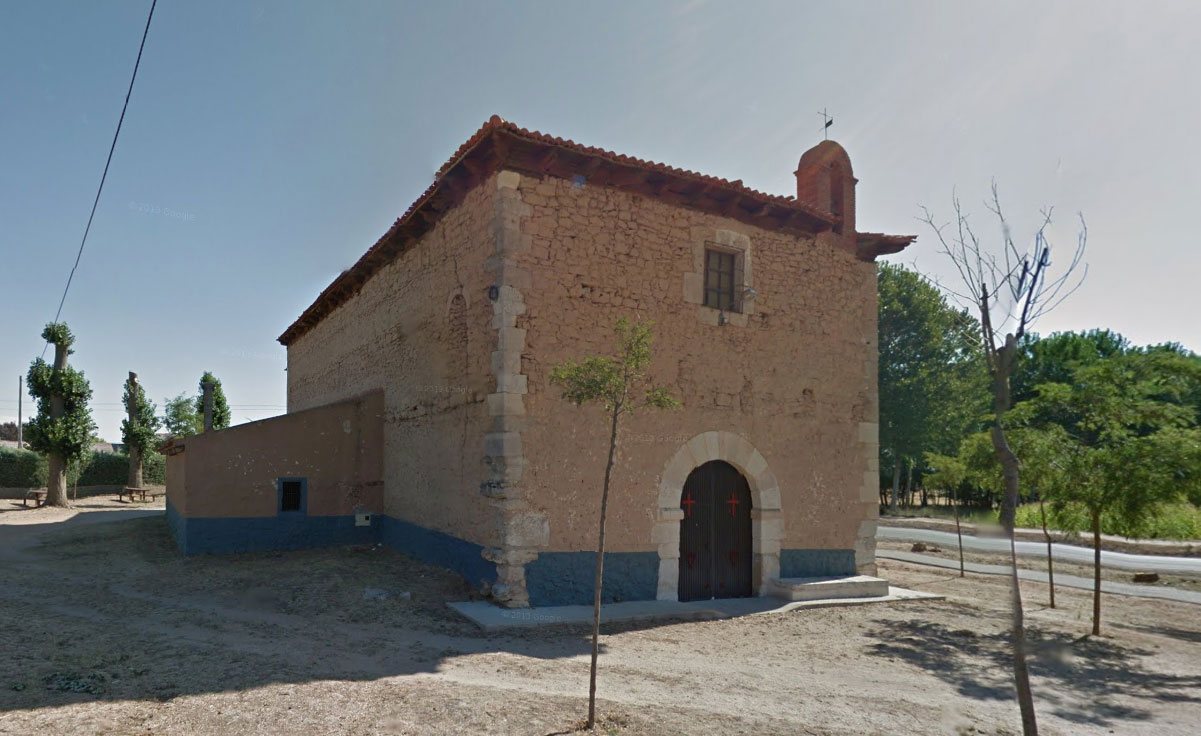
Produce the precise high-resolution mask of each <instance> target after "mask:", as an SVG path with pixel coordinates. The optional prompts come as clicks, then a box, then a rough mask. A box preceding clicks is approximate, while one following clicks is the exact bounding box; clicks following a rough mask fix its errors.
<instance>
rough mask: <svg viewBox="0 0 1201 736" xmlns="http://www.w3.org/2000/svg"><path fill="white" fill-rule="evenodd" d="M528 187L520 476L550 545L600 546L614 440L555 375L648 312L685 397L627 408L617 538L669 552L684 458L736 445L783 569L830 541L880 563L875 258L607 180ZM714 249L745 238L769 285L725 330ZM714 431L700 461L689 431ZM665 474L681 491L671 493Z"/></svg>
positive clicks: (657, 363) (664, 367)
mask: <svg viewBox="0 0 1201 736" xmlns="http://www.w3.org/2000/svg"><path fill="white" fill-rule="evenodd" d="M518 191H519V193H520V197H521V201H522V203H523V204H524V205H526V206H528V207H529V214H528V216H527V217H525V218H524V219H523V220H522V224H521V228H522V233H523V235H526V236H528V240H529V245H528V247H527V248H526V249H525V250H524V251H523V253H522V255H521V259H520V260H521V265H522V267H523V268H524V269H525V270H527V271H528V272H529V274H530V282H531V283H530V288H528V289H526V290H524V291H523V296H524V304H525V310H524V314H522V315H520V316H519V317H518V320H517V327H519V328H524V329H525V330H526V340H525V348H524V351H523V352H522V355H521V371H522V373H523V374H524V375H525V376H526V385H527V390H528V393H527V395H526V396H525V412H526V414H527V415H528V424H527V426H526V427H525V429H524V430H523V431H522V433H521V438H522V447H523V449H524V461H525V466H524V468H525V469H524V475H523V484H526V485H527V486H528V489H529V490H528V494H529V497H530V499H531V505H532V506H534V507H536V508H538V509H539V510H540V511H542V512H543V513H545V515H546V517H547V520H548V522H549V527H550V532H549V545H548V546H547V547H546V549H548V550H552V551H557V552H571V551H580V550H589V549H595V544H596V521H597V513H598V507H599V490H600V483H601V479H602V477H603V473H604V466H605V455H606V451H607V446H608V445H607V442H608V434H607V433H608V426H607V423H606V420H605V418H604V417H603V416H602V412H601V410H600V409H599V408H598V407H590V408H576V407H574V406H572V405H570V404H568V403H567V402H565V401H563V400H562V399H560V398H559V392H558V391H557V390H556V388H555V387H553V386H551V385H550V382H549V375H548V374H549V370H550V368H551V366H552V365H554V364H555V363H558V362H560V361H563V360H566V359H568V358H575V357H579V356H583V355H590V354H612V353H613V351H614V349H615V342H614V335H613V331H612V326H613V324H614V323H615V322H616V320H617V319H618V318H619V317H621V316H627V317H630V318H636V317H644V318H651V319H653V320H654V321H655V345H654V354H655V360H654V364H653V366H652V368H651V369H650V375H651V376H652V377H653V379H654V381H655V382H656V383H657V384H659V385H663V386H666V387H668V388H669V389H670V390H671V391H672V392H673V394H674V395H675V396H676V397H677V398H679V399H681V400H682V401H683V403H684V406H683V408H682V409H679V410H677V411H674V412H659V411H642V412H639V413H637V414H635V415H634V416H632V417H626V418H623V420H622V421H623V425H622V431H621V441H620V451H619V457H618V461H617V463H616V467H615V470H614V476H613V481H612V496H611V499H610V507H609V508H610V512H609V524H608V539H607V548H608V549H609V550H611V551H613V552H615V553H621V552H630V553H635V552H639V553H641V552H646V551H653V550H656V549H657V548H659V547H660V545H667V546H666V547H662V548H661V549H660V552H665V553H666V554H668V555H670V554H671V553H670V546H671V545H672V544H677V543H678V536H677V537H676V538H675V539H674V540H673V539H672V538H671V537H672V529H677V530H678V523H677V524H676V525H675V526H674V527H673V526H672V525H671V522H672V520H673V519H672V512H671V510H670V508H669V507H670V506H675V507H676V511H677V512H678V504H679V496H678V493H679V490H680V488H682V477H686V474H687V470H688V469H690V467H684V466H689V463H688V462H687V460H690V459H692V458H693V456H694V455H695V456H702V457H701V460H704V459H706V458H705V457H703V456H704V455H705V452H706V443H707V442H708V443H711V444H712V451H711V453H710V455H708V457H718V456H721V453H726V454H729V455H730V456H731V457H733V456H734V454H736V453H742V455H741V456H740V457H744V460H745V462H744V463H743V464H744V465H748V466H750V465H754V467H753V471H754V472H755V473H757V474H759V475H760V476H761V478H760V483H761V485H763V486H764V487H763V488H761V489H760V490H761V491H763V492H764V493H766V494H767V495H766V496H764V497H763V503H764V505H765V508H763V509H759V510H758V515H757V516H756V517H755V518H756V519H757V527H756V529H757V531H758V530H760V529H761V530H762V531H763V534H764V535H765V537H768V536H771V535H777V536H778V544H777V546H778V547H779V548H780V549H781V552H780V554H781V555H782V556H783V558H784V559H785V567H789V562H788V560H789V559H790V558H789V557H788V555H789V552H788V551H789V550H797V551H809V552H808V553H807V554H809V557H810V558H813V557H814V555H816V557H819V558H820V557H821V555H822V552H821V551H823V550H826V551H829V552H830V554H831V555H835V556H837V557H838V559H839V560H843V561H845V560H846V559H847V555H848V554H854V556H855V557H857V558H858V559H857V560H856V563H857V564H859V565H860V568H861V569H862V570H865V571H866V570H868V569H870V565H869V559H868V558H869V557H870V556H871V555H869V553H868V552H869V551H868V550H867V545H868V544H869V542H868V541H867V537H868V536H874V534H875V528H874V521H872V519H874V518H875V516H876V511H877V505H876V504H877V499H876V493H875V486H876V484H877V482H876V480H875V478H874V465H873V463H874V462H875V460H874V458H875V454H876V445H875V443H876V442H877V440H876V422H877V412H878V408H877V388H876V378H875V365H876V266H875V264H874V263H867V262H862V261H859V260H858V259H856V258H855V257H854V256H853V255H851V254H850V253H849V252H847V251H846V250H845V249H843V248H839V247H837V246H836V244H835V241H834V239H833V237H834V236H828V235H823V236H820V237H817V238H813V237H798V236H790V235H785V234H781V233H778V232H773V231H768V230H763V229H759V228H755V227H752V226H748V225H746V224H744V223H741V222H738V221H735V220H732V219H727V218H722V217H718V216H714V215H709V214H704V213H700V212H696V211H692V210H688V209H684V208H680V207H674V206H671V205H668V204H665V203H663V202H661V201H658V200H654V199H648V198H646V197H641V196H637V195H632V194H627V193H623V192H620V191H617V190H613V189H607V188H602V187H593V186H587V185H584V186H578V185H575V184H573V183H572V182H568V181H564V180H560V179H554V178H545V179H542V180H539V179H537V178H532V177H529V176H522V177H521V180H520V185H519V186H518ZM706 242H718V243H720V244H721V245H723V246H726V247H731V248H735V249H741V251H742V252H744V253H745V258H746V261H747V264H746V270H747V276H746V280H747V283H748V284H749V285H751V286H752V287H753V288H754V289H755V290H756V291H757V292H758V295H757V296H756V297H755V298H754V299H753V300H750V301H748V303H747V309H746V310H745V311H746V314H731V315H729V320H730V321H729V324H726V325H724V326H723V325H719V324H718V317H719V315H718V312H717V310H715V309H710V308H708V307H703V306H700V301H701V284H702V283H703V276H702V274H703V270H702V269H703V251H704V246H705V243H706ZM718 431H720V432H723V433H725V434H721V435H718V434H714V435H712V436H710V437H708V438H707V439H696V440H695V443H694V445H693V448H694V449H696V452H695V453H692V454H688V451H687V450H686V449H685V448H687V447H688V443H689V442H690V441H692V440H694V438H697V437H698V435H702V434H703V433H707V432H718ZM719 441H720V443H722V444H723V446H722V447H721V448H718V446H717V445H718V443H719ZM726 445H728V446H726ZM735 445H738V447H735ZM743 445H746V446H743ZM682 452H683V453H684V455H687V460H680V459H679V458H680V457H683V456H684V455H681V453H682ZM714 453H716V454H714ZM752 458H755V459H753V460H752ZM673 459H674V460H673ZM673 461H674V462H675V463H676V464H677V465H681V463H683V465H682V466H681V467H682V468H683V469H682V470H681V468H676V469H675V470H673V471H671V472H673V473H675V474H676V475H679V473H680V472H683V476H682V477H679V478H676V479H675V480H671V479H666V481H665V469H666V467H667V466H668V465H669V463H671V462H673ZM697 462H698V463H699V461H697ZM761 464H762V465H763V467H760V465H761ZM743 469H744V474H746V473H747V471H746V468H743ZM869 474H870V475H872V476H873V477H872V478H871V479H870V484H869V483H868V479H867V477H868V475H869ZM663 482H667V483H669V484H672V485H673V489H669V491H665V492H664V493H665V500H664V501H663V503H662V504H661V503H660V484H661V483H663ZM773 483H774V484H775V485H776V486H777V487H778V498H779V500H778V501H774V502H773V501H770V500H767V499H768V498H769V497H770V498H775V496H774V495H773V494H772V492H773V491H774V490H775V489H773V488H770V487H768V486H771V485H772V484H773ZM754 485H755V480H754V479H752V488H754ZM865 487H869V490H870V493H868V492H867V491H865V490H864V488H865ZM673 494H674V496H673ZM666 496H672V497H671V498H666ZM772 505H775V506H777V507H778V508H779V511H775V510H773V509H771V508H770V506H772ZM675 533H676V534H677V535H678V531H677V532H675ZM757 544H758V542H757ZM871 544H874V542H873V543H871ZM872 550H874V547H873V548H872ZM756 552H757V553H758V552H760V550H759V549H756ZM872 554H874V551H873V552H872ZM676 556H677V557H678V552H677V553H676ZM542 557H543V558H547V559H550V558H549V557H548V556H547V555H546V554H543V556H542ZM794 557H795V555H794ZM565 559H566V558H565ZM796 559H800V558H796ZM794 562H795V560H794ZM536 564H537V563H536ZM564 564H565V565H571V564H576V563H574V562H571V561H569V560H568V561H565V562H564ZM672 564H674V562H673V563H672ZM773 564H774V563H773ZM798 564H801V565H802V566H803V565H804V563H803V561H802V562H801V563H798ZM838 564H839V565H843V564H845V563H844V562H839V563H838ZM791 566H792V568H793V569H794V570H796V569H799V568H798V567H797V564H792V565H791ZM668 567H669V565H668V564H667V562H666V561H664V567H663V568H662V569H663V570H664V571H666V570H667V569H668ZM606 569H607V570H608V568H606ZM768 572H771V571H770V570H769V571H768ZM639 574H641V573H639ZM665 574H666V572H665V573H663V575H665ZM663 575H660V577H661V578H662V577H663ZM660 592H661V594H662V591H660Z"/></svg>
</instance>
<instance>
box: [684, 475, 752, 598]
mask: <svg viewBox="0 0 1201 736" xmlns="http://www.w3.org/2000/svg"><path fill="white" fill-rule="evenodd" d="M680 508H681V509H682V510H683V511H684V518H683V519H682V520H681V521H680V578H679V599H680V600H681V601H696V600H708V599H710V598H745V597H748V596H750V595H752V594H753V592H754V590H753V585H752V580H751V562H752V556H751V490H750V486H749V485H748V484H747V480H746V478H745V477H744V476H743V475H742V473H740V472H738V469H737V468H735V467H734V466H733V465H730V464H729V463H727V462H724V461H722V460H713V461H711V462H707V463H704V464H703V465H699V466H697V467H696V468H694V469H693V470H692V472H691V473H689V474H688V479H687V480H686V481H685V482H684V490H683V492H682V493H681V494H680Z"/></svg>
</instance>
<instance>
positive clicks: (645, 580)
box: [525, 552, 659, 606]
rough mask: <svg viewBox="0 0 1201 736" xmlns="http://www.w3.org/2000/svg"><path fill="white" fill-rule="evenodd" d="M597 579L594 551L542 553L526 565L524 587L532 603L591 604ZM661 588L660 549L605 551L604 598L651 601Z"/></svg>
mask: <svg viewBox="0 0 1201 736" xmlns="http://www.w3.org/2000/svg"><path fill="white" fill-rule="evenodd" d="M595 580H596V553H595V552H542V553H540V554H539V555H538V559H536V560H534V561H533V562H531V563H529V564H528V565H526V566H525V586H526V591H527V592H528V593H529V596H530V605H532V606H566V605H587V604H590V603H592V598H593V592H594V588H593V584H594V581H595ZM658 587H659V554H658V553H657V552H606V553H605V580H604V585H603V586H602V588H601V599H602V600H603V601H604V602H605V603H613V602H616V601H649V600H654V599H655V594H656V593H657V592H658Z"/></svg>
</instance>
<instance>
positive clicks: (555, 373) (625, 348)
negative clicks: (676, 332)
mask: <svg viewBox="0 0 1201 736" xmlns="http://www.w3.org/2000/svg"><path fill="white" fill-rule="evenodd" d="M615 331H616V333H617V344H618V354H617V357H615V358H611V357H608V356H589V357H586V358H583V359H581V360H579V361H578V362H577V361H574V360H569V361H567V362H565V363H560V364H559V365H556V366H554V367H553V368H552V369H551V373H550V380H551V383H554V384H556V385H558V386H560V387H561V388H562V391H563V398H564V399H566V400H568V401H570V402H571V403H573V404H575V405H577V406H581V405H583V404H590V403H593V402H597V403H600V404H601V406H603V407H604V409H605V413H606V414H607V415H608V418H609V458H608V460H607V461H606V463H605V480H604V483H603V484H602V486H601V503H600V534H599V537H598V539H597V543H596V579H595V589H594V592H593V597H592V670H591V674H590V676H589V680H588V722H587V726H586V728H588V729H591V728H592V727H593V726H595V725H596V660H597V656H598V654H599V652H600V650H599V642H600V607H601V586H602V583H603V579H604V562H605V519H606V517H607V515H608V511H609V480H610V478H611V477H612V472H613V458H614V456H615V455H616V452H617V430H618V420H619V419H620V418H621V417H622V415H623V414H629V413H633V412H634V410H635V409H638V408H643V407H651V408H657V409H674V408H676V407H678V406H679V405H680V402H679V401H677V400H676V399H675V398H673V397H672V396H671V395H670V394H669V393H668V392H667V390H666V389H662V388H647V387H646V386H645V384H646V383H647V377H646V369H647V367H648V366H649V365H650V363H651V342H652V325H651V323H650V322H635V323H634V324H630V322H629V320H627V319H626V318H625V317H622V318H621V319H619V320H618V321H617V325H616V328H615Z"/></svg>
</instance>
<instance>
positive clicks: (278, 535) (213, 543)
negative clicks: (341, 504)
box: [167, 503, 379, 555]
mask: <svg viewBox="0 0 1201 736" xmlns="http://www.w3.org/2000/svg"><path fill="white" fill-rule="evenodd" d="M371 521H372V524H371V526H355V524H354V516H308V515H307V514H302V513H285V514H280V515H279V516H262V517H247V518H232V519H225V518H218V519H214V518H206V517H197V516H193V517H185V516H180V515H179V513H178V512H177V511H176V510H175V509H174V508H173V507H172V506H171V505H170V503H168V504H167V524H168V525H169V526H170V527H171V533H172V534H173V535H174V536H175V543H176V544H177V545H178V546H179V551H180V552H183V553H184V554H185V555H197V554H213V555H224V554H232V553H235V552H267V551H270V550H283V549H309V548H312V547H337V546H341V545H347V544H368V543H371V542H374V541H376V540H377V539H378V538H379V528H378V527H379V521H378V519H377V518H375V517H373V518H372V520H371Z"/></svg>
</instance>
